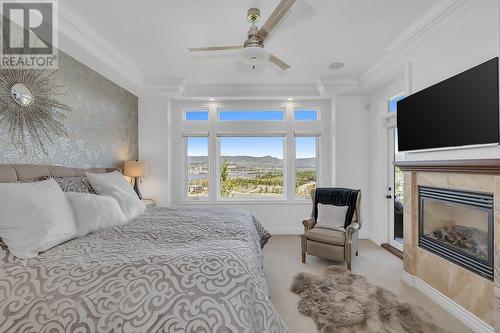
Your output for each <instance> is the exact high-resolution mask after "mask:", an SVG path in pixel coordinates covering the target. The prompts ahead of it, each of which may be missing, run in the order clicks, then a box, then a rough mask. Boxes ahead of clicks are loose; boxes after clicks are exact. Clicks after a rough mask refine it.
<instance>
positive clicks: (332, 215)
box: [316, 203, 349, 229]
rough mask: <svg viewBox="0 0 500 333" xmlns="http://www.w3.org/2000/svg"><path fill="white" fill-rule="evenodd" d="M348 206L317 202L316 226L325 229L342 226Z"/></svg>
mask: <svg viewBox="0 0 500 333" xmlns="http://www.w3.org/2000/svg"><path fill="white" fill-rule="evenodd" d="M348 208H349V206H334V205H323V204H321V203H318V219H317V224H316V227H319V228H327V229H339V228H343V227H344V224H345V216H346V215H347V209H348Z"/></svg>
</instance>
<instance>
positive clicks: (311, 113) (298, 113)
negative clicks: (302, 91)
mask: <svg viewBox="0 0 500 333" xmlns="http://www.w3.org/2000/svg"><path fill="white" fill-rule="evenodd" d="M294 116H295V118H294V119H295V120H298V121H314V120H318V111H316V110H310V109H295V112H294Z"/></svg>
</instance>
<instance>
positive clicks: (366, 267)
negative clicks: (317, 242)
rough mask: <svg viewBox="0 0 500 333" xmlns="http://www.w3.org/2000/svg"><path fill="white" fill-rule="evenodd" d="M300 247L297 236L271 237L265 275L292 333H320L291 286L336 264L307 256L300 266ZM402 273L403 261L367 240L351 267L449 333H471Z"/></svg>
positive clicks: (280, 311) (361, 245)
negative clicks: (303, 274)
mask: <svg viewBox="0 0 500 333" xmlns="http://www.w3.org/2000/svg"><path fill="white" fill-rule="evenodd" d="M299 243H300V241H299V237H298V236H273V237H271V239H270V240H269V243H268V244H267V245H266V247H265V248H264V261H265V263H264V271H265V273H266V278H267V281H268V284H269V289H270V293H271V301H272V302H273V304H274V305H275V307H276V309H277V310H278V312H279V313H280V314H281V316H282V317H283V319H284V320H285V321H286V323H287V325H288V328H289V330H290V333H314V332H317V329H316V324H315V323H314V321H313V320H312V318H310V317H306V316H304V315H302V314H301V313H300V312H299V311H298V309H297V304H298V301H299V296H298V295H296V294H294V293H292V292H291V291H290V286H291V284H292V280H293V278H294V276H295V275H297V274H298V273H300V272H307V273H311V274H315V275H321V274H322V273H323V271H324V270H325V269H326V268H327V267H329V266H331V265H333V264H335V263H333V262H331V261H328V260H324V259H321V258H316V257H312V256H308V257H307V260H308V263H307V264H301V263H300V250H299V245H300V244H299ZM338 265H341V264H338ZM401 269H402V262H401V260H400V259H398V258H396V257H395V256H393V255H392V254H390V253H389V252H387V251H386V250H384V249H382V248H380V247H378V246H377V245H375V244H373V243H372V242H370V241H366V240H362V241H361V244H360V255H359V257H356V259H355V261H354V263H353V267H352V270H353V273H356V274H360V275H364V276H366V277H367V279H368V282H370V283H373V284H376V285H378V286H381V287H383V288H386V289H388V290H390V291H392V292H393V293H395V294H396V295H398V296H399V297H400V299H401V302H409V303H411V304H415V305H419V306H421V307H423V308H424V309H426V310H427V311H428V312H429V313H430V314H431V315H432V316H433V317H434V319H436V321H437V322H438V323H439V324H440V325H441V326H443V327H446V328H447V329H448V330H449V331H450V332H457V333H469V332H471V331H470V330H469V329H468V328H467V327H465V326H464V325H463V324H462V323H460V322H459V321H457V320H456V319H455V318H454V317H452V316H451V315H450V314H448V313H447V312H446V311H445V310H443V309H442V308H441V307H440V306H439V305H437V304H435V303H433V302H432V301H431V300H429V299H428V298H427V297H426V296H424V295H423V294H421V293H420V292H419V291H417V290H415V289H414V288H411V287H408V286H407V285H406V284H404V283H403V282H402V281H401V278H400V275H401Z"/></svg>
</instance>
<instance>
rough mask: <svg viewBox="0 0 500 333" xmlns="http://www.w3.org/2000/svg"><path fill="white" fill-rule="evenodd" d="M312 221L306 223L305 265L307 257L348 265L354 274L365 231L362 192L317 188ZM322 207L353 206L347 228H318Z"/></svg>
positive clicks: (302, 244)
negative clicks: (353, 267)
mask: <svg viewBox="0 0 500 333" xmlns="http://www.w3.org/2000/svg"><path fill="white" fill-rule="evenodd" d="M311 199H312V204H313V208H312V213H311V217H310V218H308V219H305V220H303V221H302V224H303V225H304V233H303V234H302V235H301V250H302V263H305V262H306V255H307V254H309V255H314V256H318V257H322V258H326V259H330V260H334V261H345V262H347V269H349V270H351V263H352V258H353V256H354V255H356V256H357V255H358V238H359V236H358V234H359V229H360V228H361V218H360V202H361V191H359V190H351V189H346V188H317V189H315V190H313V191H312V192H311ZM318 203H322V204H331V205H336V206H349V208H348V214H347V216H346V222H345V224H344V228H338V229H326V228H321V227H316V218H317V206H318Z"/></svg>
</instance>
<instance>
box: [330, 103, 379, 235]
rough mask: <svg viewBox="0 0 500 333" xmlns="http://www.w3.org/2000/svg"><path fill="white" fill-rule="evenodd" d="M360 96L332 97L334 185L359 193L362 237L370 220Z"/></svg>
mask: <svg viewBox="0 0 500 333" xmlns="http://www.w3.org/2000/svg"><path fill="white" fill-rule="evenodd" d="M366 106H367V100H366V98H365V97H364V96H337V97H336V98H335V120H334V133H335V137H334V139H335V145H334V146H335V148H334V149H335V154H334V157H333V158H334V161H333V162H334V172H335V185H336V186H343V187H350V188H358V189H360V190H361V193H362V199H361V219H362V223H363V225H362V228H361V231H360V237H362V238H366V237H367V236H368V234H369V233H368V230H369V229H370V223H371V217H370V216H369V214H368V202H370V193H369V190H368V188H369V187H368V170H369V167H370V161H369V158H368V115H369V112H368V110H367V108H366Z"/></svg>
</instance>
